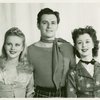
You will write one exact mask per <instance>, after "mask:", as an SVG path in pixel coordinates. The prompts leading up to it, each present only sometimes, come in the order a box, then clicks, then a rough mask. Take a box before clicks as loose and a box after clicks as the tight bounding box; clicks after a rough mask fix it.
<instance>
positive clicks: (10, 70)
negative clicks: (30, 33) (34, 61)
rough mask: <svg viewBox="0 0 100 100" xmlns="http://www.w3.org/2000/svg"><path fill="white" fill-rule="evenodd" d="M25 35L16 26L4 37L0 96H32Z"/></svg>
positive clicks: (0, 61)
mask: <svg viewBox="0 0 100 100" xmlns="http://www.w3.org/2000/svg"><path fill="white" fill-rule="evenodd" d="M25 51H26V50H25V36H24V34H23V33H22V31H21V30H20V29H18V28H17V27H12V28H10V29H9V30H8V31H7V32H6V34H5V38H4V43H3V47H2V56H1V57H0V98H25V97H26V98H27V97H33V92H34V87H33V85H34V81H33V73H32V67H30V66H29V64H28V62H27V57H26V52H25Z"/></svg>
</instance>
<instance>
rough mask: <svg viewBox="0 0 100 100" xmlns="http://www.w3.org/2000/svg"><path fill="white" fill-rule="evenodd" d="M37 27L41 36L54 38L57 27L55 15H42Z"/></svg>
mask: <svg viewBox="0 0 100 100" xmlns="http://www.w3.org/2000/svg"><path fill="white" fill-rule="evenodd" d="M38 28H39V29H40V31H41V37H43V38H46V39H54V38H55V33H56V31H57V28H58V23H57V17H56V16H55V15H54V14H44V15H42V17H41V21H40V24H38Z"/></svg>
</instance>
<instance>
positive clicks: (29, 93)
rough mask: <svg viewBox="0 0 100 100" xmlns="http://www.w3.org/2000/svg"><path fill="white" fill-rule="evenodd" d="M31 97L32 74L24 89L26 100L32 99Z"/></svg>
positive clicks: (32, 88)
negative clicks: (27, 99)
mask: <svg viewBox="0 0 100 100" xmlns="http://www.w3.org/2000/svg"><path fill="white" fill-rule="evenodd" d="M33 96H34V79H33V73H32V74H31V77H30V79H29V82H28V85H27V87H26V98H33Z"/></svg>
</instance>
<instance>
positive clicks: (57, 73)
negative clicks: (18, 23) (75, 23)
mask: <svg viewBox="0 0 100 100" xmlns="http://www.w3.org/2000/svg"><path fill="white" fill-rule="evenodd" d="M59 22H60V18H59V13H58V12H57V11H53V10H52V9H49V8H44V9H42V10H41V11H40V12H39V13H38V16H37V26H38V29H39V30H40V33H41V38H40V41H38V42H36V43H34V44H32V45H30V46H29V47H28V60H29V62H30V64H31V65H32V66H33V74H34V86H35V95H34V97H66V84H65V83H66V82H65V79H66V75H67V71H68V69H69V68H71V67H72V66H74V65H75V56H74V53H73V46H72V45H71V44H70V43H69V42H67V41H65V40H63V39H61V38H56V37H55V35H56V31H57V29H58V25H59Z"/></svg>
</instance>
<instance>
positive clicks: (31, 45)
mask: <svg viewBox="0 0 100 100" xmlns="http://www.w3.org/2000/svg"><path fill="white" fill-rule="evenodd" d="M37 43H38V42H35V43H33V44H30V45H29V46H28V49H30V48H34V47H35V45H36V44H37Z"/></svg>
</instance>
